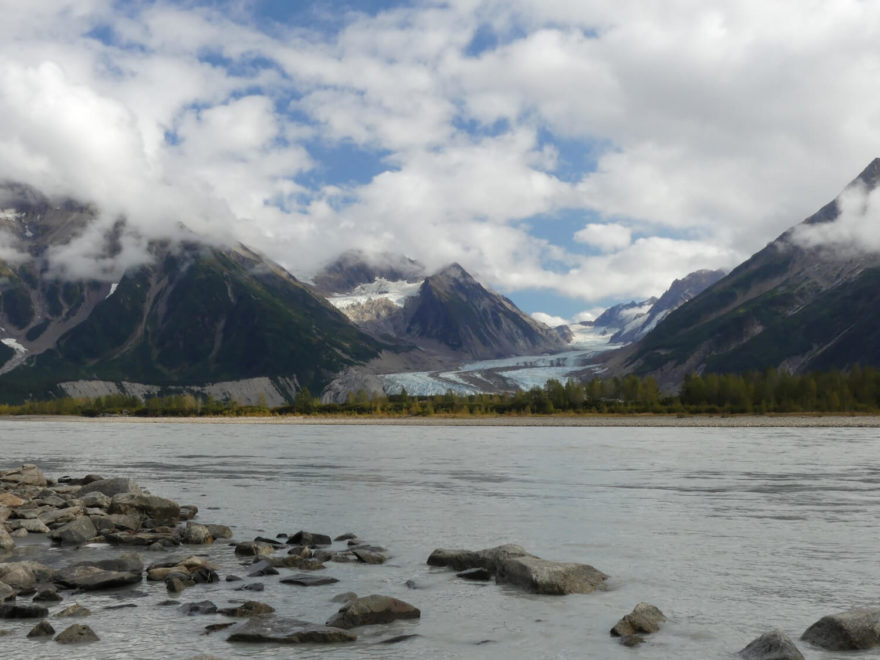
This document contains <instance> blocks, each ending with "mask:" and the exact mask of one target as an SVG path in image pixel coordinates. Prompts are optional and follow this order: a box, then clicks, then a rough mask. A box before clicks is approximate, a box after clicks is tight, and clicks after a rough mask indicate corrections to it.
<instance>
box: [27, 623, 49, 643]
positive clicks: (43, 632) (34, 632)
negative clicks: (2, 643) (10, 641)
mask: <svg viewBox="0 0 880 660" xmlns="http://www.w3.org/2000/svg"><path fill="white" fill-rule="evenodd" d="M54 634H55V628H53V627H52V624H51V623H49V622H48V621H46V620H45V619H43V620H42V621H40V622H39V623H38V624H37V625H35V626H34V627H33V628H31V631H30V632H29V633H28V634H27V636H28V639H33V638H34V637H51V636H52V635H54Z"/></svg>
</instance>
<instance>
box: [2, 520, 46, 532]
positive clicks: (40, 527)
mask: <svg viewBox="0 0 880 660" xmlns="http://www.w3.org/2000/svg"><path fill="white" fill-rule="evenodd" d="M6 525H7V526H8V527H9V529H10V530H16V529H23V530H25V531H27V532H29V533H31V534H48V533H49V532H50V531H51V530H50V529H49V527H47V526H46V523H44V522H43V521H42V520H40V519H39V518H19V519H18V520H9V521H7V522H6Z"/></svg>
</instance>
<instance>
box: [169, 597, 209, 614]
mask: <svg viewBox="0 0 880 660" xmlns="http://www.w3.org/2000/svg"><path fill="white" fill-rule="evenodd" d="M177 609H178V610H179V611H180V612H183V613H184V614H187V615H190V616H192V615H193V614H214V613H216V612H217V606H216V605H215V604H214V603H212V602H211V601H210V600H202V601H199V602H198V603H184V604H183V605H181V606H180V607H178V608H177Z"/></svg>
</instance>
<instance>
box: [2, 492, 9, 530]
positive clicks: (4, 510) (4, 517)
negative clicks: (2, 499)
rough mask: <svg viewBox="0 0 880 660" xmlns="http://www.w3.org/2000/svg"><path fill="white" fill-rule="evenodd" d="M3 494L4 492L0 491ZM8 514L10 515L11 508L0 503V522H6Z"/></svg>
mask: <svg viewBox="0 0 880 660" xmlns="http://www.w3.org/2000/svg"><path fill="white" fill-rule="evenodd" d="M3 494H5V493H0V495H3ZM10 515H12V509H10V508H9V507H8V506H6V505H5V504H0V523H2V522H6V521H7V520H9V516H10Z"/></svg>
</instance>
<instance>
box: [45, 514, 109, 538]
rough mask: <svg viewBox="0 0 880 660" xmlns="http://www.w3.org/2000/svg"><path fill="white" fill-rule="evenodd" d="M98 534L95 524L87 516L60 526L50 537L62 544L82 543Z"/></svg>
mask: <svg viewBox="0 0 880 660" xmlns="http://www.w3.org/2000/svg"><path fill="white" fill-rule="evenodd" d="M97 535H98V531H97V530H96V529H95V525H94V524H93V523H92V521H91V519H89V518H87V517H86V516H82V517H81V518H77V519H75V520H73V521H72V522H69V523H67V524H66V525H64V526H62V527H59V528H58V529H56V530H55V531H54V532H52V533H51V534H50V535H49V537H50V538H51V539H52V540H53V541H55V542H56V543H60V544H62V545H82V544H83V543H87V542H88V541H90V540H91V539H93V538H95V537H96V536H97Z"/></svg>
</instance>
